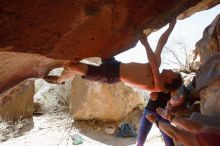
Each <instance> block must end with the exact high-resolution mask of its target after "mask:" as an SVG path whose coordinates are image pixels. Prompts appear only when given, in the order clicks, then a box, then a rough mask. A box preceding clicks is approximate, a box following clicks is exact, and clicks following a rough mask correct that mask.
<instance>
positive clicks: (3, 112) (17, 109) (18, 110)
mask: <svg viewBox="0 0 220 146" xmlns="http://www.w3.org/2000/svg"><path fill="white" fill-rule="evenodd" d="M34 93H35V90H34V81H32V80H27V81H24V82H22V83H20V84H18V85H17V86H15V87H14V88H12V89H10V90H9V91H6V92H4V93H2V94H1V95H0V116H2V117H3V118H4V119H6V120H19V119H21V118H27V117H31V116H32V115H33V110H34V108H33V106H34V105H33V96H34Z"/></svg>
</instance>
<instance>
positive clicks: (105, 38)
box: [0, 0, 219, 61]
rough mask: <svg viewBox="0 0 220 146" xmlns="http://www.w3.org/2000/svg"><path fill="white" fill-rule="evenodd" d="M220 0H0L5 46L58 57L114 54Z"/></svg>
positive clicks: (0, 42) (0, 39) (0, 46)
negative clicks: (141, 35) (170, 23)
mask: <svg viewBox="0 0 220 146" xmlns="http://www.w3.org/2000/svg"><path fill="white" fill-rule="evenodd" d="M218 3H219V1H218V0H166V1H165V0H53V1H52V0H43V1H39V0H31V1H30V0H14V1H8V0H1V1H0V26H1V27H0V51H8V52H22V53H37V54H41V55H43V56H46V57H50V58H54V59H68V60H76V61H78V60H81V59H83V58H87V57H94V56H99V57H102V58H109V57H111V56H114V55H116V54H118V53H121V52H123V51H126V50H128V49H130V48H132V47H134V46H135V45H136V43H137V41H138V36H139V34H140V33H141V32H142V31H143V30H146V32H151V31H153V30H155V29H159V28H161V27H162V26H164V25H166V24H167V23H168V22H170V21H172V20H173V19H175V18H176V17H177V16H178V17H179V18H181V19H183V18H185V17H188V16H190V15H191V14H193V13H194V12H197V11H201V10H203V9H208V8H211V7H213V6H215V5H217V4H218Z"/></svg>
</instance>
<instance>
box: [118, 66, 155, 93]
mask: <svg viewBox="0 0 220 146" xmlns="http://www.w3.org/2000/svg"><path fill="white" fill-rule="evenodd" d="M120 80H121V81H122V82H124V83H125V84H128V85H131V86H133V87H138V88H141V89H147V90H148V89H151V88H152V87H154V81H153V76H152V71H151V66H150V64H148V63H147V64H140V63H126V64H125V63H121V64H120Z"/></svg>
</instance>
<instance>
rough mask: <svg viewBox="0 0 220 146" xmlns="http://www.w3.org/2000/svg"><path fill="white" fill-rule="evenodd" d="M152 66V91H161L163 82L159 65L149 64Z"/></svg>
mask: <svg viewBox="0 0 220 146" xmlns="http://www.w3.org/2000/svg"><path fill="white" fill-rule="evenodd" d="M151 68H152V74H153V79H154V86H155V91H154V92H162V91H164V90H165V89H164V84H163V81H162V78H161V75H160V73H159V69H158V68H159V67H154V66H153V65H151Z"/></svg>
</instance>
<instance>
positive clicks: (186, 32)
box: [115, 5, 220, 69]
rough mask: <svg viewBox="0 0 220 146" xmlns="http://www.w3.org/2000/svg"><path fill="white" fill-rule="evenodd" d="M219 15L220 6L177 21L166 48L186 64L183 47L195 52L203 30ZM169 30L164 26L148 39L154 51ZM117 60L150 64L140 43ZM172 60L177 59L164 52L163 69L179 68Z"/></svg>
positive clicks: (118, 56)
mask: <svg viewBox="0 0 220 146" xmlns="http://www.w3.org/2000/svg"><path fill="white" fill-rule="evenodd" d="M218 14H220V5H217V6H215V7H213V8H212V9H209V10H204V11H201V12H197V13H195V14H194V15H192V16H190V17H189V18H186V19H184V20H177V23H176V26H175V28H174V30H173V32H172V33H171V35H170V37H169V39H168V42H167V44H166V45H165V47H166V48H172V49H173V50H174V51H178V56H179V58H180V60H181V62H183V63H184V62H185V55H181V54H183V53H184V49H182V50H181V46H182V48H183V47H185V48H186V49H187V51H188V52H189V51H191V50H193V49H194V48H195V43H196V42H197V41H198V40H199V39H201V37H202V34H203V30H204V29H205V28H206V27H207V26H208V25H209V24H210V23H211V22H212V21H213V20H214V19H215V17H216V16H217V15H218ZM167 28H168V25H166V26H164V27H163V28H161V29H160V30H158V31H157V32H154V33H152V34H151V35H150V36H149V37H148V41H149V43H150V45H151V47H152V49H153V50H154V49H155V48H156V45H157V41H158V39H159V37H160V36H161V34H162V33H163V32H164V31H165V30H166V29H167ZM179 42H181V43H182V44H183V45H181V46H179ZM115 58H116V59H117V60H119V61H121V62H124V63H128V62H138V63H146V62H148V60H147V56H146V53H145V49H144V47H143V46H142V45H141V43H140V42H138V43H137V45H136V47H134V48H132V49H130V50H128V51H126V52H123V53H121V54H119V55H117V56H115ZM168 59H169V60H168ZM170 60H171V61H175V62H176V59H175V58H174V57H173V55H172V54H170V53H167V51H166V50H164V51H163V52H162V64H161V68H162V69H163V68H179V65H176V64H175V63H172V62H171V61H170Z"/></svg>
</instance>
